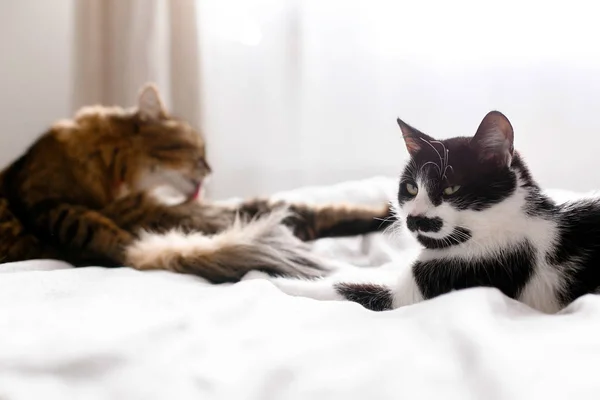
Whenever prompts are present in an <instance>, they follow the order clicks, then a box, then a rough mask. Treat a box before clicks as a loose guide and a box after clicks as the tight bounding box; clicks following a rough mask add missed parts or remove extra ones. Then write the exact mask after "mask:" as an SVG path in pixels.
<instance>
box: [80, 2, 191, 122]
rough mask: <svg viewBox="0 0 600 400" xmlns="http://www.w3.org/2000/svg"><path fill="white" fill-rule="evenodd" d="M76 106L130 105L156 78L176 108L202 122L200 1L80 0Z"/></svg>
mask: <svg viewBox="0 0 600 400" xmlns="http://www.w3.org/2000/svg"><path fill="white" fill-rule="evenodd" d="M74 5H75V33H74V36H75V46H74V47H75V54H74V59H75V77H74V79H75V84H74V93H73V105H74V107H75V108H77V107H80V106H82V105H87V104H95V103H103V104H108V105H113V104H116V105H121V106H130V105H133V104H135V101H136V97H137V94H138V91H139V88H140V86H141V85H142V84H144V83H145V82H147V81H153V82H156V83H157V84H158V85H159V87H160V90H161V92H162V94H163V96H164V97H165V100H166V102H167V103H168V105H169V107H170V109H171V110H173V112H174V113H176V114H177V115H179V116H181V117H183V118H186V119H187V120H189V121H190V122H191V123H193V124H196V125H199V124H200V110H201V107H200V83H199V80H200V74H199V60H198V57H199V47H198V29H197V24H196V20H197V12H196V1H195V0H75V3H74Z"/></svg>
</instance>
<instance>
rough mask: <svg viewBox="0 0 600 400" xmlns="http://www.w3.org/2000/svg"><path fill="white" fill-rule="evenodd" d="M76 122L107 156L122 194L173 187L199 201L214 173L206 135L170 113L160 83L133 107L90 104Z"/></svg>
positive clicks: (146, 89) (141, 93)
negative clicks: (207, 157) (208, 155)
mask: <svg viewBox="0 0 600 400" xmlns="http://www.w3.org/2000/svg"><path fill="white" fill-rule="evenodd" d="M75 122H76V124H77V126H78V127H79V129H80V131H83V132H88V133H89V134H88V135H87V137H86V138H85V139H84V140H86V143H92V147H93V149H94V150H95V151H96V152H100V153H101V154H102V158H103V159H104V162H105V164H106V167H107V170H108V171H110V172H109V173H110V175H111V179H112V180H113V184H114V185H116V187H117V188H118V189H117V190H116V193H117V194H116V196H117V197H119V196H121V195H124V194H126V193H129V192H133V191H152V190H153V189H155V188H157V187H168V188H171V189H174V190H175V191H176V192H178V193H179V195H183V196H184V197H185V198H187V199H193V198H196V197H198V196H199V194H200V193H201V188H202V184H203V182H204V180H205V178H206V177H207V176H208V175H209V174H210V173H211V168H210V166H209V164H208V162H207V159H206V149H205V142H204V139H203V137H202V135H201V134H200V133H199V132H197V131H196V130H195V129H194V128H193V127H192V126H191V125H190V124H189V123H187V122H186V121H184V120H181V119H178V118H176V117H174V116H173V115H171V114H170V113H169V112H168V111H167V109H166V108H165V106H164V102H163V100H162V98H161V95H160V93H159V91H158V89H157V88H156V86H155V85H154V84H150V83H149V84H146V85H144V86H143V87H142V88H141V89H140V91H139V93H138V99H137V105H136V106H134V107H132V108H129V109H123V108H121V107H105V106H94V107H84V108H82V109H81V110H80V111H79V112H78V114H77V116H76V118H75Z"/></svg>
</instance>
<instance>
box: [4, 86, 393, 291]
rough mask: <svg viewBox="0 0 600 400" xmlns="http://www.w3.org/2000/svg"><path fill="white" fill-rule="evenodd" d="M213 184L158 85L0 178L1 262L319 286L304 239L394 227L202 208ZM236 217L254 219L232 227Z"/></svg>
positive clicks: (304, 212)
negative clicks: (283, 277)
mask: <svg viewBox="0 0 600 400" xmlns="http://www.w3.org/2000/svg"><path fill="white" fill-rule="evenodd" d="M210 172H211V170H210V167H209V165H208V163H207V161H206V154H205V144H204V141H203V139H202V137H201V135H200V134H199V133H197V132H196V131H195V130H194V129H192V127H191V126H190V125H189V124H188V123H186V122H184V121H181V120H179V119H176V118H174V117H173V116H171V115H169V113H167V111H166V110H165V108H164V106H163V102H162V100H161V98H160V95H159V92H158V90H157V89H156V87H155V86H154V85H152V84H148V85H145V86H144V87H143V88H142V90H141V91H140V94H139V98H138V105H137V107H135V108H132V109H123V108H120V107H104V106H95V107H85V108H82V109H81V110H80V111H79V112H78V113H77V114H76V115H75V117H74V119H72V120H67V121H61V122H59V123H56V124H55V125H54V126H53V127H52V128H51V129H50V130H49V131H48V132H46V133H45V134H44V135H42V136H41V137H40V138H39V139H38V140H37V141H36V142H35V143H34V144H33V145H32V146H31V147H30V148H29V149H28V150H27V151H26V153H25V154H24V155H22V156H21V157H20V158H19V159H17V160H16V161H15V162H13V163H12V164H11V165H9V166H8V167H7V168H6V169H5V170H4V171H2V173H1V174H0V261H4V262H8V261H20V260H27V259H37V258H53V259H62V260H65V261H68V262H71V263H73V264H74V265H77V266H83V265H103V266H121V265H131V266H132V267H134V268H138V269H169V270H174V271H179V272H185V273H193V274H197V275H200V276H203V277H205V278H207V279H209V280H211V281H213V282H224V281H236V280H238V279H239V278H241V277H242V276H243V275H244V274H245V273H246V272H248V271H249V270H251V269H262V270H265V271H267V272H271V273H275V274H287V275H296V276H313V275H319V274H320V273H321V272H322V271H321V266H320V265H319V264H320V262H319V261H318V260H316V259H315V258H314V256H313V255H311V254H310V252H309V251H308V250H307V249H306V248H305V246H304V244H303V242H302V241H301V240H299V239H298V238H301V239H303V240H312V239H317V238H321V237H333V236H346V235H357V234H365V233H369V232H373V231H376V230H379V229H384V228H385V227H386V226H387V224H388V223H387V222H385V221H388V219H389V218H388V216H389V215H388V213H389V209H388V207H387V205H382V207H381V208H380V209H370V208H365V207H346V206H341V205H337V206H331V207H310V206H303V205H291V211H292V212H293V214H292V215H290V214H286V213H285V211H277V210H280V208H281V207H280V206H281V204H271V203H269V202H268V201H265V200H257V201H248V202H245V203H242V204H241V205H239V206H238V207H226V206H219V205H217V204H207V203H203V202H201V201H199V199H198V195H199V192H200V189H201V186H202V182H203V180H204V178H205V177H206V176H207V175H208V174H209V173H210ZM161 185H168V186H170V187H172V188H174V189H176V190H177V191H179V192H180V193H181V194H183V195H185V196H186V198H187V199H188V200H187V201H184V202H183V203H181V204H177V205H170V206H169V205H166V204H164V203H163V202H160V201H159V200H158V199H157V198H156V197H155V196H153V195H152V193H153V190H154V189H155V188H157V187H158V186H161ZM273 211H275V212H273ZM238 215H241V216H242V217H247V218H246V220H245V221H244V220H242V221H240V220H237V221H236V216H238ZM248 218H251V220H248ZM382 219H383V220H384V222H383V223H382V221H381V220H382ZM282 223H283V224H285V225H287V226H290V227H291V228H292V230H293V232H294V233H295V235H296V236H294V235H292V234H291V232H290V231H289V229H287V228H285V227H284V225H283V224H282ZM149 232H152V233H149Z"/></svg>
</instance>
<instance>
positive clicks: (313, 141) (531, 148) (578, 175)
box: [76, 0, 600, 198]
mask: <svg viewBox="0 0 600 400" xmlns="http://www.w3.org/2000/svg"><path fill="white" fill-rule="evenodd" d="M78 4H79V5H80V8H81V9H83V10H87V11H86V12H87V14H86V13H85V12H83V11H82V10H80V11H79V14H78V15H79V18H78V19H79V21H80V22H81V21H83V22H82V25H80V32H83V33H84V35H83V38H84V39H82V40H83V42H82V43H80V45H79V46H78V48H79V49H80V54H81V57H78V58H77V60H78V64H79V65H85V68H84V71H86V73H81V72H80V73H79V74H78V75H77V78H78V82H80V85H81V86H79V85H77V89H76V90H77V91H81V90H82V88H84V90H83V93H85V94H86V95H85V96H83V95H81V94H79V95H77V96H76V99H78V100H77V101H78V103H80V104H83V103H86V102H89V101H91V100H96V99H103V100H105V101H109V102H120V103H123V102H125V103H130V102H131V101H132V99H133V96H135V93H136V88H137V86H138V85H139V84H140V83H141V82H142V81H145V80H149V79H150V80H155V81H157V82H158V83H159V84H160V86H161V88H162V89H163V91H164V92H166V93H168V96H169V105H170V106H171V107H172V108H174V109H175V110H176V111H177V112H178V113H179V114H180V115H182V116H184V117H186V118H190V119H191V120H192V122H197V123H198V126H199V127H200V128H202V130H203V131H204V133H205V135H206V137H207V140H208V145H209V147H208V151H209V157H210V158H211V164H212V165H213V167H214V170H215V174H214V176H213V180H212V182H211V185H210V188H209V195H210V196H212V197H214V198H224V197H229V196H251V195H264V194H268V193H272V192H274V191H278V190H283V189H289V188H293V187H297V186H301V185H312V184H329V183H334V182H338V181H342V180H346V179H359V178H366V177H370V176H373V175H392V176H393V175H397V174H398V173H399V172H400V170H401V168H402V165H403V163H404V161H405V160H406V152H405V150H404V146H403V144H402V141H401V137H400V134H399V131H398V128H397V126H396V123H395V119H396V117H398V116H399V117H401V118H403V119H404V120H406V121H407V122H408V123H411V124H413V125H415V126H416V127H418V128H420V129H422V130H424V131H426V132H428V133H430V134H432V135H434V136H438V137H441V138H444V137H448V136H451V135H470V134H472V133H473V132H474V130H475V129H476V127H477V125H478V123H479V121H480V119H481V118H482V117H483V115H484V114H485V113H487V112H488V111H489V110H491V109H498V110H500V111H502V112H504V113H505V114H506V115H507V116H508V117H509V119H510V120H511V121H512V123H513V125H514V127H515V131H516V133H515V135H516V136H515V141H516V147H517V149H519V150H520V151H521V152H522V153H524V154H525V156H526V159H527V160H528V161H529V164H530V165H531V167H532V169H533V171H534V174H535V176H536V177H537V178H538V180H539V181H540V182H541V183H542V184H543V185H544V186H552V187H561V188H568V189H576V190H587V189H592V188H597V187H598V186H599V185H600V178H598V176H599V174H597V173H596V172H595V171H596V170H598V169H600V160H599V158H598V157H597V154H598V150H597V149H598V148H600V139H597V137H598V135H597V133H598V132H600V119H599V118H597V117H596V115H597V114H598V110H600V97H599V96H600V95H599V93H600V78H599V77H600V53H599V51H600V50H599V49H600V48H599V47H598V46H597V38H598V37H600V25H599V24H597V23H596V21H595V19H596V15H597V13H596V7H595V5H594V3H593V2H589V1H582V0H574V1H571V2H568V3H564V2H560V3H559V2H547V1H545V2H541V1H534V0H528V1H522V0H520V1H516V0H505V1H502V2H491V1H472V0H471V1H469V0H455V1H452V2H448V1H446V0H423V1H414V0H412V1H409V0H389V1H383V0H369V1H368V0H327V1H323V0H196V1H192V0H190V1H176V0H173V1H166V0H163V1H160V0H110V1H107V0H89V1H87V2H84V1H81V2H78ZM94 7H97V8H100V9H101V10H100V11H98V10H95V9H94ZM103 13H104V14H103ZM107 13H108V14H107ZM98 15H103V17H102V18H100V19H99V18H98ZM90 20H92V21H96V22H95V23H90ZM98 21H100V22H98ZM181 21H185V22H183V23H182V22H181ZM88 31H93V32H96V33H90V32H88ZM98 32H104V34H105V35H106V38H105V39H103V40H105V41H106V40H108V44H107V43H105V42H102V41H100V40H99V39H97V36H98ZM86 38H87V39H86ZM86 40H87V41H86ZM90 45H91V49H92V52H91V53H90V47H88V46H90ZM94 49H99V50H97V51H96V50H94ZM94 68H100V72H97V71H96V70H95V69H94ZM199 99H201V100H202V102H201V106H202V107H200V106H199V105H200V102H199ZM200 111H202V118H200V115H199V113H200Z"/></svg>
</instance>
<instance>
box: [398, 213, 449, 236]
mask: <svg viewBox="0 0 600 400" xmlns="http://www.w3.org/2000/svg"><path fill="white" fill-rule="evenodd" d="M406 226H407V227H408V229H409V230H410V231H411V232H414V231H417V230H418V231H421V232H439V231H440V229H442V226H444V221H442V219H441V218H440V217H433V218H429V217H425V216H423V215H409V216H408V217H407V218H406Z"/></svg>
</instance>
